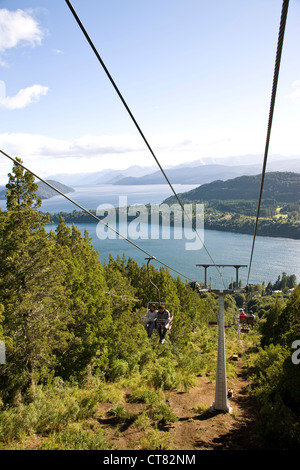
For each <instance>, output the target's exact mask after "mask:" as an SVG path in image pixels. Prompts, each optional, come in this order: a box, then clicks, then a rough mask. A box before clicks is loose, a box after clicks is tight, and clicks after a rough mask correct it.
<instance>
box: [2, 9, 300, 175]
mask: <svg viewBox="0 0 300 470" xmlns="http://www.w3.org/2000/svg"><path fill="white" fill-rule="evenodd" d="M72 5H73V7H74V9H75V10H76V12H77V14H78V16H79V17H80V19H81V21H82V23H83V25H84V26H85V28H86V30H87V32H88V34H89V35H90V37H91V39H92V41H93V43H94V44H95V47H96V48H97V50H98V52H99V54H100V56H101V57H102V59H103V61H104V63H105V64H106V67H107V68H108V70H109V72H110V74H111V75H112V77H113V79H114V81H115V82H116V84H117V86H118V88H119V89H120V91H121V93H122V95H123V96H124V99H125V100H126V102H127V104H128V106H129V108H130V109H131V111H132V113H133V115H134V117H135V119H136V121H137V122H138V123H139V126H140V128H141V129H142V131H143V133H144V135H145V136H146V138H147V140H148V142H149V144H150V146H151V147H152V149H153V151H154V153H155V155H156V156H157V158H158V160H159V161H160V163H161V165H162V167H163V168H168V167H170V166H172V165H177V164H181V163H185V162H195V161H199V162H207V161H208V160H207V159H214V161H215V162H221V159H222V158H225V157H231V156H243V155H252V154H253V155H263V153H264V149H265V141H266V132H267V123H268V116H269V107H270V98H271V90H272V82H273V73H274V64H275V56H276V48H277V39H278V31H279V24H280V16H281V8H282V0H243V1H240V0H227V1H226V2H225V1H224V0H211V1H210V2H207V1H204V0H185V1H184V2H183V1H182V0H181V1H179V0H151V1H150V0H148V1H147V0H101V1H97V0H84V1H83V0H72ZM299 44H300V0H290V5H289V11H288V18H287V24H286V32H285V38H284V46H283V53H282V61H281V68H280V75H279V83H278V90H277V97H276V105H275V112H274V120H273V127H272V133H271V140H270V147H269V158H270V159H272V156H273V155H283V156H284V157H291V156H292V157H297V156H299V155H300V140H299V123H300V56H299ZM0 123H1V124H0V149H2V150H3V151H4V152H6V153H8V154H10V155H11V156H13V157H15V156H18V157H20V158H21V159H22V160H23V162H24V165H25V166H27V167H28V168H29V169H30V170H32V171H33V172H35V173H36V174H38V175H39V176H41V177H42V178H46V177H48V176H50V175H53V174H59V173H79V174H81V173H91V172H96V171H100V170H102V169H125V168H128V167H129V166H131V165H139V166H145V167H148V166H154V167H155V169H158V168H157V166H156V163H155V161H154V159H153V156H152V155H151V154H150V152H149V150H148V149H147V148H146V146H145V143H144V141H143V140H142V138H141V136H140V134H139V133H138V131H137V129H136V127H135V125H134V124H133V122H132V120H131V118H130V116H129V115H128V113H127V111H126V110H125V108H124V106H123V104H122V103H121V101H120V99H119V97H118V96H117V94H116V92H115V90H114V89H113V87H112V85H111V83H110V81H109V79H108V77H107V76H106V74H105V72H104V70H103V68H102V67H101V65H100V64H99V62H98V60H97V59H96V56H95V55H94V53H93V51H92V50H91V48H90V46H89V44H88V42H87V41H86V39H85V37H84V36H83V34H82V32H81V30H80V28H79V26H78V25H77V23H76V21H75V19H74V17H73V15H72V14H71V11H70V9H69V7H68V5H67V3H66V2H65V0H0ZM11 167H12V163H11V162H10V161H9V160H8V159H6V158H5V157H4V156H2V155H1V156H0V184H5V183H6V181H7V173H8V172H9V171H11Z"/></svg>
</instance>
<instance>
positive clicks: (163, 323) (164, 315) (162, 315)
mask: <svg viewBox="0 0 300 470" xmlns="http://www.w3.org/2000/svg"><path fill="white" fill-rule="evenodd" d="M170 320H171V314H170V312H169V311H168V310H166V309H165V307H164V306H163V305H160V306H159V307H158V313H157V330H158V334H159V340H160V341H159V342H160V343H161V344H162V343H164V342H165V336H166V333H167V329H168V327H169V324H170Z"/></svg>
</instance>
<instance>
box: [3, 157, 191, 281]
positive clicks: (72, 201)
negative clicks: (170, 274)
mask: <svg viewBox="0 0 300 470" xmlns="http://www.w3.org/2000/svg"><path fill="white" fill-rule="evenodd" d="M0 153H2V154H3V155H4V156H5V157H7V158H9V159H10V160H11V161H12V162H14V163H15V164H16V165H19V166H20V167H21V168H23V170H25V171H28V172H29V173H31V174H32V175H33V176H34V177H35V178H37V179H39V180H40V181H41V182H42V183H44V184H46V185H47V186H48V187H49V188H51V189H53V190H54V191H56V192H57V193H58V194H60V195H61V196H63V197H64V198H65V199H67V200H68V201H70V202H71V203H72V204H75V206H77V207H79V209H81V210H82V211H84V212H85V213H86V214H88V215H90V216H91V217H93V218H94V219H96V220H97V221H98V222H100V223H101V224H102V225H104V226H105V227H106V228H108V229H109V230H111V231H112V232H114V233H116V234H117V235H118V236H119V237H121V238H123V239H124V240H125V241H127V242H128V243H130V244H131V245H133V246H134V247H135V248H137V249H138V250H140V251H142V252H143V253H144V254H145V255H147V257H150V258H151V259H153V260H155V261H157V262H158V263H160V264H161V265H163V266H165V267H166V268H168V269H170V270H171V271H174V272H175V273H177V274H179V275H180V276H182V277H184V278H185V279H187V280H189V281H192V282H194V280H193V279H190V278H189V277H187V276H185V275H184V274H182V273H180V272H179V271H177V270H176V269H174V268H172V267H171V266H169V265H167V264H166V263H164V262H163V261H160V260H159V259H158V258H156V257H155V256H152V255H151V254H150V253H148V252H147V251H145V250H144V249H143V248H141V247H140V246H139V245H137V244H136V243H134V242H133V241H132V240H130V239H129V238H126V237H125V236H124V235H122V234H121V233H119V232H118V231H117V230H115V229H114V228H113V227H111V226H110V225H108V224H106V223H105V222H103V220H101V219H100V218H99V217H97V216H96V215H95V214H93V213H92V212H90V211H89V210H87V209H85V208H84V207H83V206H81V205H80V204H78V202H76V201H74V200H73V199H71V198H70V197H69V196H67V195H66V194H64V193H63V192H62V191H60V190H59V189H57V188H56V187H55V186H53V185H52V184H51V183H49V181H46V180H44V179H43V178H41V177H40V176H38V175H37V174H35V173H34V172H33V171H31V170H29V169H28V168H26V166H24V165H23V164H22V163H20V162H18V161H17V160H15V159H14V158H13V157H12V156H10V155H8V154H7V153H5V152H4V151H3V150H1V149H0Z"/></svg>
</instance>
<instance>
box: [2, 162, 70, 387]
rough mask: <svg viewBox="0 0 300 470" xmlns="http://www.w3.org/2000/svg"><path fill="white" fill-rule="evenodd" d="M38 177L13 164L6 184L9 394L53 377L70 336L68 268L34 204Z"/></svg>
mask: <svg viewBox="0 0 300 470" xmlns="http://www.w3.org/2000/svg"><path fill="white" fill-rule="evenodd" d="M36 188H37V185H36V184H35V183H34V178H33V177H32V175H31V174H29V173H28V172H27V171H25V172H24V171H23V169H22V168H21V167H20V166H19V165H14V167H13V170H12V173H11V174H9V183H8V185H7V190H8V192H7V216H6V218H5V221H4V224H3V227H2V237H1V239H0V244H1V250H0V261H1V267H2V276H1V280H0V299H1V301H2V303H3V304H4V307H5V320H4V323H3V328H4V334H5V335H7V336H9V337H10V338H11V339H12V346H9V347H8V349H7V364H6V366H5V368H4V370H3V371H2V376H1V382H2V385H3V387H4V388H5V390H6V392H7V395H13V394H18V393H20V392H21V391H22V390H25V389H26V388H27V387H28V386H32V387H33V388H35V385H36V384H37V383H39V382H41V381H43V380H47V379H48V378H49V377H51V376H52V374H53V371H54V366H55V364H56V362H57V354H58V352H59V351H60V352H62V351H63V349H64V346H65V338H66V336H67V335H68V332H67V330H66V328H65V323H64V321H63V318H64V317H65V316H66V315H67V314H68V308H67V305H66V302H65V295H64V288H63V286H62V282H61V279H62V277H63V275H64V265H63V263H62V261H61V260H60V259H59V258H57V256H56V253H55V247H54V244H53V242H52V240H51V237H48V234H47V232H46V231H45V228H44V226H43V224H44V222H45V220H46V219H45V218H44V217H42V216H41V215H40V214H39V213H38V212H37V211H36V207H37V206H39V202H38V203H35V202H34V201H35V199H36V193H35V191H36Z"/></svg>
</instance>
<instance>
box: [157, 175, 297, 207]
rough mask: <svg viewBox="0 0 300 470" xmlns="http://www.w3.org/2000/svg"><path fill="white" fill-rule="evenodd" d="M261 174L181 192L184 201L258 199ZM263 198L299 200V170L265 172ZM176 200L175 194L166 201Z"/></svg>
mask: <svg viewBox="0 0 300 470" xmlns="http://www.w3.org/2000/svg"><path fill="white" fill-rule="evenodd" d="M260 184H261V175H260V174H259V175H255V176H239V177H237V178H233V179H229V180H227V181H221V180H218V181H213V182H212V183H207V184H203V185H201V186H199V187H197V188H195V189H193V190H191V191H187V192H185V193H182V194H181V195H180V197H181V199H182V200H184V201H201V202H208V201H212V200H220V201H233V200H257V199H258V195H259V189H260ZM262 199H263V200H267V199H268V200H275V201H276V202H296V201H299V200H300V174H299V173H292V172H270V173H266V174H265V180H264V188H263V194H262ZM173 201H174V202H176V201H175V197H174V196H172V197H170V198H168V199H166V201H164V202H167V203H172V202H173Z"/></svg>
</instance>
